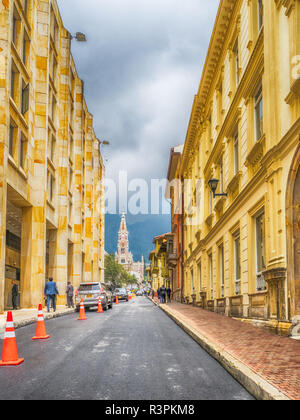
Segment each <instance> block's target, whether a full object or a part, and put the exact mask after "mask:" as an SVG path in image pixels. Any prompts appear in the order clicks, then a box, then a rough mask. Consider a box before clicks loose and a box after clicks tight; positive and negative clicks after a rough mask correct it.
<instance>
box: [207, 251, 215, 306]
mask: <svg viewBox="0 0 300 420" xmlns="http://www.w3.org/2000/svg"><path fill="white" fill-rule="evenodd" d="M208 259H209V278H210V299H211V300H212V299H213V298H214V283H213V258H212V254H209V256H208Z"/></svg>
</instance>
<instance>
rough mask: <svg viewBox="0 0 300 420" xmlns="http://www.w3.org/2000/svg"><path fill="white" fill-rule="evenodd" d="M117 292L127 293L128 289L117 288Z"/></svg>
mask: <svg viewBox="0 0 300 420" xmlns="http://www.w3.org/2000/svg"><path fill="white" fill-rule="evenodd" d="M116 292H117V293H126V289H116Z"/></svg>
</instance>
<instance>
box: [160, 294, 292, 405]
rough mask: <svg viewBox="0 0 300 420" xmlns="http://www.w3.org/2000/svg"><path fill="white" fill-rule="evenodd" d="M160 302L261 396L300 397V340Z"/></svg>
mask: <svg viewBox="0 0 300 420" xmlns="http://www.w3.org/2000/svg"><path fill="white" fill-rule="evenodd" d="M154 303H155V304H156V305H158V306H159V307H160V308H161V309H162V310H163V311H164V312H165V313H166V314H167V315H168V316H169V317H170V318H172V319H173V320H174V321H175V322H176V323H177V324H178V325H179V326H180V327H181V328H183V329H184V330H185V331H186V332H187V333H188V334H189V335H190V336H192V337H193V338H194V340H195V341H197V342H198V343H199V344H200V345H201V346H202V347H203V348H204V349H205V350H206V351H207V352H208V353H209V354H211V355H212V356H213V357H214V358H215V359H216V360H218V361H219V362H220V363H221V364H222V365H223V367H224V368H225V369H226V370H227V371H229V373H230V374H231V375H232V376H233V377H234V378H235V379H236V380H238V381H239V382H240V383H241V384H242V385H243V386H244V387H245V388H246V389H247V390H248V391H249V392H250V393H251V394H252V395H254V396H255V397H256V398H257V399H264V400H300V342H299V341H294V340H292V339H290V338H287V337H280V336H277V335H272V334H271V333H268V332H266V331H264V330H261V329H259V328H257V327H254V326H252V325H248V324H245V323H243V322H240V321H238V320H235V319H232V318H228V317H225V316H222V315H219V314H216V313H214V312H209V311H205V310H203V309H199V308H194V307H192V306H190V305H184V304H180V303H168V304H159V303H158V301H157V299H155V300H154Z"/></svg>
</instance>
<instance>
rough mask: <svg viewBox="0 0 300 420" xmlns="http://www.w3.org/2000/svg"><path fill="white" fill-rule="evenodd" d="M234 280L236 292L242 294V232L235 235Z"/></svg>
mask: <svg viewBox="0 0 300 420" xmlns="http://www.w3.org/2000/svg"><path fill="white" fill-rule="evenodd" d="M234 282H235V294H236V295H240V294H241V240H240V233H239V232H238V233H236V234H235V236H234Z"/></svg>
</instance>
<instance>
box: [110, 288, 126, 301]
mask: <svg viewBox="0 0 300 420" xmlns="http://www.w3.org/2000/svg"><path fill="white" fill-rule="evenodd" d="M116 296H118V300H125V301H126V302H128V292H127V290H126V289H116V290H115V291H114V294H113V300H114V302H115V301H116Z"/></svg>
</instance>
